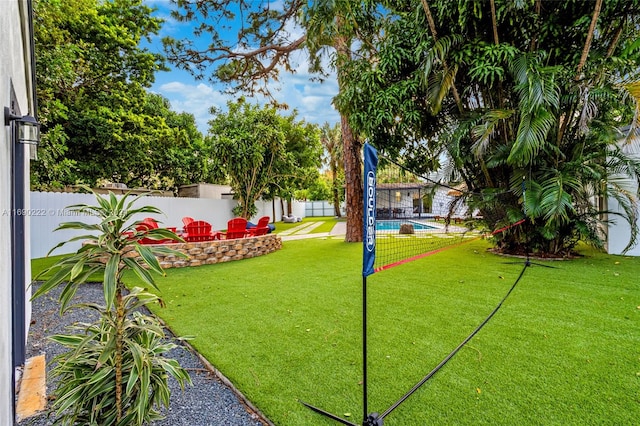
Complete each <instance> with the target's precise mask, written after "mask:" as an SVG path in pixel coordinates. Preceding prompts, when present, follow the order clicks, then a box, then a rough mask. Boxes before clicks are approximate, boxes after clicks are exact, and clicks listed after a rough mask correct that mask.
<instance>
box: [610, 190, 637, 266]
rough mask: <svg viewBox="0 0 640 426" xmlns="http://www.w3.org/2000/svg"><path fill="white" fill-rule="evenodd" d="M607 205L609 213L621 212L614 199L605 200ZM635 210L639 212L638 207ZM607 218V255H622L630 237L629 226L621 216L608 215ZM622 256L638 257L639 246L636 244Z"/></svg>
mask: <svg viewBox="0 0 640 426" xmlns="http://www.w3.org/2000/svg"><path fill="white" fill-rule="evenodd" d="M607 203H608V210H609V211H610V212H622V211H623V210H622V208H621V207H620V205H619V204H618V202H617V201H616V199H615V198H613V197H610V198H609V199H608V200H607ZM637 208H638V209H639V210H640V206H637ZM608 218H609V221H610V223H609V224H608V232H607V253H609V254H623V252H624V249H625V248H626V247H627V245H628V244H629V239H630V237H631V226H630V225H629V222H627V221H626V220H625V219H623V218H622V217H621V216H618V215H615V214H611V213H609V214H608ZM636 226H638V227H640V219H639V223H637V224H636ZM624 254H626V255H628V256H640V244H638V243H636V244H635V245H633V246H632V247H631V248H630V249H629V251H627V252H626V253H624Z"/></svg>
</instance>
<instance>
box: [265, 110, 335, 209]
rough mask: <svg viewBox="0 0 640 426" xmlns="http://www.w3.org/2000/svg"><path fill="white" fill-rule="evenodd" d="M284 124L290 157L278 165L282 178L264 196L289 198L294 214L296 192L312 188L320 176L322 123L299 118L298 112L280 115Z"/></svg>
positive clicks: (286, 148)
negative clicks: (313, 122) (299, 119)
mask: <svg viewBox="0 0 640 426" xmlns="http://www.w3.org/2000/svg"><path fill="white" fill-rule="evenodd" d="M280 126H281V129H282V131H283V132H284V137H285V151H286V156H284V157H283V160H284V161H278V163H277V166H276V169H277V170H278V174H279V178H278V179H276V180H273V181H272V182H271V183H270V185H269V188H268V190H267V193H266V194H264V195H263V197H265V196H266V197H267V199H270V198H272V197H271V195H274V196H278V197H280V199H281V200H287V202H288V203H287V209H288V211H287V212H288V214H289V215H291V213H292V212H291V200H292V198H294V197H295V191H296V190H298V189H300V188H306V187H308V186H309V185H311V184H312V182H315V181H316V180H317V179H318V168H319V166H320V162H321V155H322V145H321V144H320V139H319V133H320V132H319V130H318V126H316V125H315V124H310V123H306V122H304V121H298V120H297V112H296V111H294V112H293V113H292V114H290V115H288V116H284V117H283V116H280ZM283 211H284V209H283Z"/></svg>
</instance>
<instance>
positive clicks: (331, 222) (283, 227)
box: [275, 216, 346, 234]
mask: <svg viewBox="0 0 640 426" xmlns="http://www.w3.org/2000/svg"><path fill="white" fill-rule="evenodd" d="M345 220H346V219H344V218H340V219H338V218H336V217H334V216H315V217H305V218H303V219H302V222H294V223H285V222H276V223H275V225H276V230H275V233H276V234H281V233H285V234H288V233H289V231H290V230H295V228H299V227H304V225H308V224H312V223H314V224H315V223H319V222H322V223H320V224H319V225H318V226H316V227H312V228H313V229H311V230H310V231H309V233H310V234H319V233H323V232H330V231H331V230H332V229H333V227H334V226H335V224H336V223H337V222H339V221H345Z"/></svg>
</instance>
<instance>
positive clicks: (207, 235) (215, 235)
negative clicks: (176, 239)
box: [182, 220, 220, 242]
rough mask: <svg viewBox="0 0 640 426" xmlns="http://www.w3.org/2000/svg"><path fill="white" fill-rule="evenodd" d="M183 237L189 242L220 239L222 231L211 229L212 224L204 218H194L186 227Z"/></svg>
mask: <svg viewBox="0 0 640 426" xmlns="http://www.w3.org/2000/svg"><path fill="white" fill-rule="evenodd" d="M182 238H184V240H185V241H188V242H197V241H212V240H219V239H220V232H217V231H211V224H210V223H209V222H205V221H204V220H194V221H193V222H190V223H189V224H188V225H185V227H184V234H182Z"/></svg>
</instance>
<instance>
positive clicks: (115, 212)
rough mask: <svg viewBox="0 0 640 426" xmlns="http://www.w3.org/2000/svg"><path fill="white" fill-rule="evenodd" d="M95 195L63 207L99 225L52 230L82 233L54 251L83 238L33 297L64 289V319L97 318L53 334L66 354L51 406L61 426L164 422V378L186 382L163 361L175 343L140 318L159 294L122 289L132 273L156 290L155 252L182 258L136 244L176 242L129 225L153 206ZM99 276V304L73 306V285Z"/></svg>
mask: <svg viewBox="0 0 640 426" xmlns="http://www.w3.org/2000/svg"><path fill="white" fill-rule="evenodd" d="M89 191H91V190H89ZM91 192H93V191H91ZM93 194H94V195H95V197H96V200H97V205H95V206H92V205H87V204H77V205H73V206H69V207H68V209H69V210H70V211H72V212H75V213H76V214H77V215H78V216H83V215H85V216H93V217H96V218H97V219H98V221H97V222H98V223H86V222H66V223H63V224H61V225H60V226H59V227H58V228H57V229H56V230H61V229H74V230H83V231H86V232H87V234H84V235H80V236H77V237H74V238H71V239H70V240H68V241H66V242H63V243H61V244H58V245H57V246H56V247H54V248H53V249H52V250H51V251H53V250H55V249H57V248H58V247H60V246H62V245H64V244H66V243H69V242H71V241H78V240H81V241H83V245H82V247H81V248H80V249H79V250H78V251H77V252H76V253H74V254H72V255H69V256H67V257H64V258H63V259H61V260H60V261H58V262H57V263H55V264H54V265H53V266H51V267H50V268H48V269H47V270H45V271H43V272H42V273H41V274H40V276H49V277H50V278H48V279H47V280H46V281H45V282H44V283H43V284H42V285H41V286H40V288H39V289H38V290H37V291H36V292H35V293H34V295H33V298H37V297H39V296H42V295H43V294H46V293H47V292H49V291H50V290H52V289H53V288H55V287H57V286H59V285H62V286H64V287H63V290H62V292H61V294H60V298H59V301H60V314H61V315H64V313H65V312H66V311H67V310H68V309H73V308H88V309H92V310H95V311H96V312H97V313H98V314H99V318H98V320H97V321H96V322H95V323H92V324H76V325H75V326H73V327H71V331H73V332H74V333H73V334H69V335H56V336H52V337H51V338H52V340H54V341H56V342H58V343H60V344H62V345H63V346H65V347H66V348H68V349H69V350H68V351H67V352H65V353H63V354H61V355H59V356H57V357H56V359H55V361H57V364H56V365H55V367H54V368H53V370H52V373H53V376H54V377H58V378H59V381H58V385H57V389H56V390H55V391H54V394H55V396H56V400H55V402H54V404H53V407H52V408H53V410H55V411H56V413H57V415H58V417H59V420H60V421H61V422H62V423H63V424H91V425H94V424H95V425H98V424H100V425H142V424H143V423H146V422H149V421H152V420H156V419H158V418H160V417H161V416H160V413H159V411H158V408H160V406H164V407H168V405H169V396H170V390H169V387H168V376H169V375H171V376H173V377H174V378H175V379H176V380H177V381H178V382H179V384H180V385H181V386H182V387H184V385H185V384H187V383H189V384H190V383H191V379H190V377H189V375H188V374H187V372H186V371H185V370H184V369H183V368H181V367H180V365H179V364H178V362H177V361H175V360H172V359H168V358H165V357H164V354H166V353H167V352H168V351H169V350H171V349H172V348H174V347H175V346H176V345H175V344H174V343H171V342H169V341H168V340H166V339H165V332H164V329H163V327H162V325H161V324H160V322H159V321H158V320H157V319H156V318H155V317H152V316H149V315H145V314H144V313H143V308H144V307H145V306H147V305H148V304H150V303H155V302H157V301H159V299H158V297H157V296H156V295H154V294H152V293H149V292H148V291H147V290H146V289H142V288H139V287H136V288H133V289H132V290H131V291H127V288H126V286H125V284H124V282H123V274H124V272H125V271H127V270H132V271H133V272H134V273H135V274H136V275H137V276H138V277H139V278H140V279H141V280H142V281H143V282H144V283H145V284H146V285H148V286H150V287H153V288H154V289H156V290H159V289H158V287H157V286H156V283H155V281H154V278H153V276H152V275H151V272H150V271H152V272H156V273H159V274H161V275H164V271H163V270H162V267H161V266H160V264H159V262H158V260H157V259H156V257H155V254H174V255H176V256H184V255H183V254H181V253H179V252H177V251H175V250H172V249H170V248H168V247H164V246H147V245H142V244H140V240H141V239H143V238H148V239H154V240H161V239H167V238H169V239H173V240H176V241H181V239H180V238H179V237H178V236H176V235H175V234H174V233H173V232H171V231H169V230H167V229H160V228H159V229H151V230H147V229H145V230H143V231H138V230H136V227H137V225H138V224H139V223H140V222H136V221H134V220H133V217H134V216H136V215H139V214H160V213H161V211H160V210H159V209H157V208H155V207H152V206H143V207H139V208H134V204H135V203H136V202H137V201H138V200H139V198H140V197H141V196H143V195H138V196H135V197H133V198H132V199H131V194H130V193H127V194H126V195H124V196H123V197H121V198H118V197H116V196H115V195H114V194H113V193H109V195H108V196H106V197H102V196H100V195H99V194H96V193H95V192H93ZM51 251H50V253H51ZM132 253H135V256H133V255H132ZM98 273H102V276H103V287H104V302H105V303H104V306H100V305H98V304H95V303H82V304H76V305H71V304H70V303H71V301H72V299H73V297H74V295H75V293H76V291H77V290H78V287H79V286H80V285H82V284H84V283H86V282H87V281H88V280H89V279H90V277H92V276H94V274H98ZM36 279H37V277H36Z"/></svg>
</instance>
